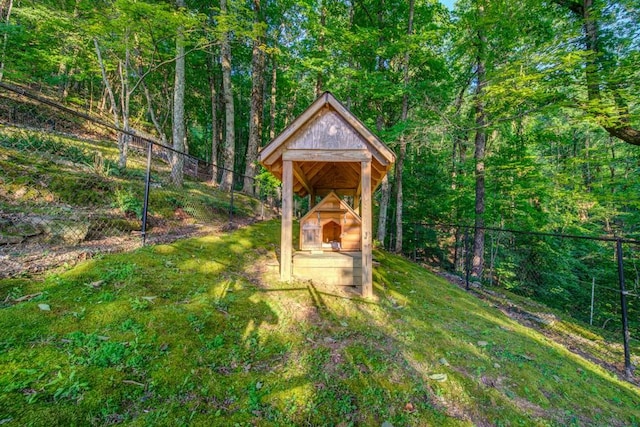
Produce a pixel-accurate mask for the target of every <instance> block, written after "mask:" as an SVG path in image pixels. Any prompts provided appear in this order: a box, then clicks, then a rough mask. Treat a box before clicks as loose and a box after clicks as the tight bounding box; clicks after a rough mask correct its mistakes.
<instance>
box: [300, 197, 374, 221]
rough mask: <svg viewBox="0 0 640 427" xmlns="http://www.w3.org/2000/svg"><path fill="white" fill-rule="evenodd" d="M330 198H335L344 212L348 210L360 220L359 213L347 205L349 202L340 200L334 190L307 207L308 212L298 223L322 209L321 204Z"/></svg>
mask: <svg viewBox="0 0 640 427" xmlns="http://www.w3.org/2000/svg"><path fill="white" fill-rule="evenodd" d="M331 199H335V200H337V201H338V203H339V204H340V206H341V207H342V209H344V210H345V211H346V212H349V214H351V216H352V217H353V218H354V219H355V220H356V221H357V222H358V223H360V222H362V220H361V218H360V215H358V213H357V212H356V211H354V210H353V208H352V207H351V206H349V204H348V203H347V202H345V201H344V200H342V199H341V198H340V196H338V195H337V194H336V193H335V192H334V191H332V192H330V193H329V194H327V196H326V197H325V198H324V199H322V200H321V201H320V202H318V204H316V205H315V206H314V207H312V208H311V209H309V212H307V213H306V214H305V215H304V216H303V217H302V218H300V224H303V223H304V222H305V221H306V220H307V219H308V218H309V217H310V216H312V215H313V214H314V213H316V211H318V210H320V211H321V210H322V205H324V204H325V203H326V202H328V201H329V200H331Z"/></svg>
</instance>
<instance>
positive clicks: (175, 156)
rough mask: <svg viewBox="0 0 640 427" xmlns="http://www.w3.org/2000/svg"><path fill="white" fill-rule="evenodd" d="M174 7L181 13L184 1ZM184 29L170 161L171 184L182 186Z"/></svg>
mask: <svg viewBox="0 0 640 427" xmlns="http://www.w3.org/2000/svg"><path fill="white" fill-rule="evenodd" d="M176 7H177V8H178V10H180V11H182V10H183V9H184V8H185V7H186V5H185V2H184V0H176ZM184 44H185V40H184V27H183V26H179V27H178V31H177V34H176V59H175V75H174V83H173V122H172V123H173V124H172V137H173V149H174V150H175V151H174V152H173V153H172V156H171V158H172V161H171V182H172V183H173V184H174V185H177V186H179V187H181V186H182V182H183V179H184V178H183V175H184V156H183V155H182V154H179V153H181V152H183V151H184V150H185V140H186V131H185V125H184V91H185V87H184V86H185V58H184V57H185V53H184Z"/></svg>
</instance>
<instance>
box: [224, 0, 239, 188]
mask: <svg viewBox="0 0 640 427" xmlns="http://www.w3.org/2000/svg"><path fill="white" fill-rule="evenodd" d="M228 13H229V11H228V8H227V0H220V15H221V17H223V18H225V17H227V14H228ZM230 32H231V30H230V29H226V30H225V31H224V33H223V35H222V41H221V43H220V52H221V54H220V62H221V64H222V91H223V97H224V105H225V135H226V138H225V143H224V148H223V161H224V163H223V167H224V170H223V171H222V179H221V182H220V188H222V189H223V190H225V191H229V190H230V189H231V187H232V185H233V178H234V164H235V148H236V147H235V143H236V142H235V141H236V132H235V108H234V105H233V85H232V83H231V43H230V40H229V38H230Z"/></svg>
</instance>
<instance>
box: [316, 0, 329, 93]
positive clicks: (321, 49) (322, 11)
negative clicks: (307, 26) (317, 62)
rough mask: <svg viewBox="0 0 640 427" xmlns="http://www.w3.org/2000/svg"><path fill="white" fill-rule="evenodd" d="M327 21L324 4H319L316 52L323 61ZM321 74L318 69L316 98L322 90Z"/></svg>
mask: <svg viewBox="0 0 640 427" xmlns="http://www.w3.org/2000/svg"><path fill="white" fill-rule="evenodd" d="M326 21H327V9H326V7H325V6H324V4H322V3H321V4H320V35H319V36H318V53H319V54H320V55H322V56H321V60H322V61H323V62H324V55H323V54H324V31H325V25H326ZM323 85H324V83H323V76H322V71H321V70H318V73H317V75H316V98H318V97H319V96H320V95H322V92H323Z"/></svg>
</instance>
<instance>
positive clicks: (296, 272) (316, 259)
mask: <svg viewBox="0 0 640 427" xmlns="http://www.w3.org/2000/svg"><path fill="white" fill-rule="evenodd" d="M259 160H260V163H262V165H263V166H264V167H265V168H266V169H267V170H269V171H270V172H271V173H272V174H274V175H275V176H276V177H277V178H279V179H280V180H281V181H282V232H281V236H282V238H281V242H280V244H281V249H280V277H281V279H282V280H283V281H288V280H291V278H292V276H296V277H300V278H310V279H312V278H313V279H318V278H320V279H321V280H322V281H325V282H329V283H334V284H339V285H356V286H357V285H361V286H362V295H363V296H364V297H371V296H372V294H373V283H372V282H373V278H372V274H373V271H372V254H371V252H372V240H373V236H372V194H373V192H374V191H375V189H376V188H377V186H378V185H379V184H380V182H381V181H382V179H383V178H384V176H385V174H386V173H387V171H388V170H389V168H391V166H392V165H393V162H394V161H395V155H394V154H393V152H392V151H391V150H389V149H388V148H387V147H386V146H385V145H384V144H383V143H382V141H380V140H379V139H378V138H377V137H376V136H375V135H374V134H373V133H371V131H369V130H368V129H367V128H366V126H365V125H364V124H362V122H360V121H359V120H358V119H357V118H356V117H355V116H354V115H353V114H352V113H351V112H350V111H349V110H347V109H346V108H345V107H344V106H343V105H342V104H341V103H340V102H339V101H338V100H337V99H336V98H335V97H334V96H333V95H332V94H331V93H329V92H325V93H324V94H322V95H321V96H320V97H319V98H318V99H316V100H315V101H314V102H313V103H312V104H311V105H310V106H309V108H307V110H305V111H304V112H303V113H302V114H301V115H300V116H299V117H298V118H296V119H295V120H294V121H293V122H292V123H291V125H289V127H287V128H286V129H285V130H284V131H283V132H282V133H281V134H280V135H278V136H277V137H276V138H275V139H274V140H273V141H271V142H270V143H269V144H268V145H267V146H266V147H264V148H263V149H262V151H261V152H260V155H259ZM294 193H295V194H297V195H299V196H301V197H305V196H309V197H310V199H309V200H310V207H311V210H310V211H309V213H307V214H306V215H305V216H304V217H303V218H302V219H301V226H300V233H301V236H300V243H301V247H300V251H298V252H297V253H296V254H295V256H294V252H293V239H292V236H293V194H294ZM345 196H348V197H349V198H350V199H351V200H352V201H353V206H352V207H351V206H348V204H347V203H346V202H345V200H344V199H342V198H343V197H345ZM317 197H322V198H323V199H322V201H321V202H320V203H318V205H316V198H317Z"/></svg>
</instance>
